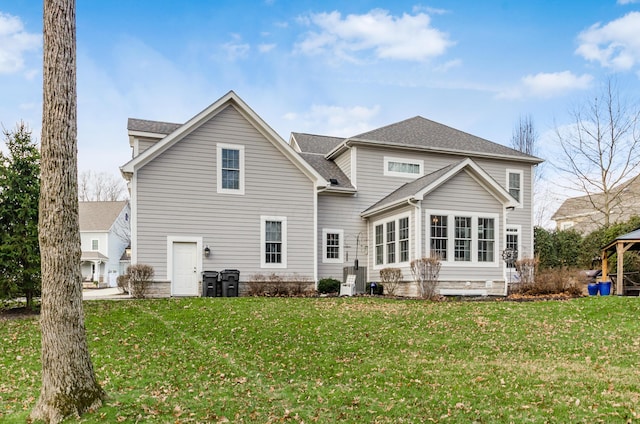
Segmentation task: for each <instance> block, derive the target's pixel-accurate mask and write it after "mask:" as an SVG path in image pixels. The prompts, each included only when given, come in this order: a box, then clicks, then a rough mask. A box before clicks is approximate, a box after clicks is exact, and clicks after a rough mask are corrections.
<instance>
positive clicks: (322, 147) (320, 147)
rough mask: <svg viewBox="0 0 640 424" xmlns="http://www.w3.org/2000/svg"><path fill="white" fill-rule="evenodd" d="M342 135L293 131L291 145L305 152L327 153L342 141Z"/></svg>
mask: <svg viewBox="0 0 640 424" xmlns="http://www.w3.org/2000/svg"><path fill="white" fill-rule="evenodd" d="M343 141H344V138H342V137H329V136H326V135H315V134H304V133H296V132H292V133H291V145H292V146H293V148H294V149H296V147H297V149H296V150H297V151H299V152H304V153H322V154H323V155H326V154H327V153H329V152H330V151H331V150H333V149H335V148H336V146H338V144H340V143H342V142H343Z"/></svg>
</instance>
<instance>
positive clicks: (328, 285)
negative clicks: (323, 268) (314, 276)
mask: <svg viewBox="0 0 640 424" xmlns="http://www.w3.org/2000/svg"><path fill="white" fill-rule="evenodd" d="M340 284H342V282H341V281H339V280H336V279H335V278H323V279H322V280H320V281H318V293H322V294H328V293H338V292H339V291H340Z"/></svg>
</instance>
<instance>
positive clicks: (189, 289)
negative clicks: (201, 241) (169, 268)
mask: <svg viewBox="0 0 640 424" xmlns="http://www.w3.org/2000/svg"><path fill="white" fill-rule="evenodd" d="M172 248H173V275H172V276H171V294H172V295H173V296H198V294H199V290H198V288H199V287H198V271H197V252H198V248H197V244H196V243H191V242H173V247H172Z"/></svg>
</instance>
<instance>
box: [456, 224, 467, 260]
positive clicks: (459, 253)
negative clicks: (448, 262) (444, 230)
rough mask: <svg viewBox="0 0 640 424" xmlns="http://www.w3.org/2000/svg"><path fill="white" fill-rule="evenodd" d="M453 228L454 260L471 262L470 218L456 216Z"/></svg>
mask: <svg viewBox="0 0 640 424" xmlns="http://www.w3.org/2000/svg"><path fill="white" fill-rule="evenodd" d="M454 228H455V239H454V259H455V260H456V261H462V262H469V261H471V218H470V217H467V216H456V217H455V227H454Z"/></svg>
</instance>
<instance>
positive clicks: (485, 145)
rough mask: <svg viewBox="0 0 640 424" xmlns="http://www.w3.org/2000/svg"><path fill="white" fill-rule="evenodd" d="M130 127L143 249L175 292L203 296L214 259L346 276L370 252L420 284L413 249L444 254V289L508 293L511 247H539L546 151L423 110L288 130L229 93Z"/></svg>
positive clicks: (129, 171) (140, 258) (235, 265)
mask: <svg viewBox="0 0 640 424" xmlns="http://www.w3.org/2000/svg"><path fill="white" fill-rule="evenodd" d="M128 130H129V138H130V144H131V146H132V149H133V159H132V160H131V161H129V162H128V163H126V164H125V165H123V166H122V167H121V171H122V173H123V175H124V176H125V178H126V179H127V180H129V184H130V191H131V205H132V222H131V225H132V227H131V229H132V246H131V247H132V257H131V260H132V262H133V263H146V264H149V265H152V266H153V267H154V268H155V271H156V278H157V280H158V283H160V282H161V281H164V282H166V284H167V285H168V289H167V294H169V293H170V294H171V295H174V296H180V295H187V296H188V295H191V296H196V295H199V294H200V292H201V290H200V284H201V273H202V271H204V270H215V271H221V270H223V269H238V270H240V273H241V274H240V281H241V283H243V282H248V281H251V280H252V279H255V278H256V277H255V276H256V275H269V274H272V273H275V274H278V275H281V276H285V277H286V276H287V275H288V276H290V277H291V276H293V275H294V274H295V275H296V276H297V277H296V278H306V279H309V280H311V281H318V279H321V278H326V277H333V278H338V279H342V276H343V269H344V268H345V267H349V266H352V265H353V263H354V260H355V259H356V258H357V259H358V262H359V267H360V268H361V269H362V268H363V269H364V270H365V278H366V281H379V277H380V275H379V272H380V269H382V268H385V267H397V268H400V269H401V270H402V271H403V275H404V280H405V281H406V283H405V284H403V285H402V289H401V294H405V295H416V294H417V289H416V287H415V284H413V283H412V277H411V273H410V268H409V265H410V262H411V260H413V259H416V258H420V257H424V256H430V255H439V256H440V257H441V258H442V270H441V272H440V283H439V290H440V293H443V294H490V295H503V294H505V293H506V279H507V269H506V266H505V263H504V261H503V260H502V256H501V254H502V251H503V250H504V249H505V248H506V247H512V248H515V249H517V250H518V252H519V255H520V257H530V256H532V255H533V226H532V197H533V196H532V193H533V190H532V183H533V176H534V169H535V166H536V165H537V164H538V163H540V162H541V160H540V159H538V158H535V157H533V156H529V155H526V154H523V153H521V152H518V151H516V150H513V149H510V148H508V147H505V146H502V145H499V144H496V143H492V142H490V141H487V140H484V139H481V138H478V137H475V136H473V135H470V134H467V133H464V132H461V131H458V130H455V129H453V128H450V127H447V126H445V125H442V124H438V123H436V122H433V121H429V120H427V119H424V118H421V117H415V118H411V119H408V120H406V121H402V122H398V123H396V124H392V125H389V126H386V127H382V128H379V129H377V130H373V131H370V132H367V133H364V134H360V135H358V136H355V137H350V138H338V137H326V136H319V135H310V134H300V133H292V135H291V139H290V142H289V143H286V142H285V141H284V140H282V139H281V138H280V137H279V136H278V135H277V134H276V133H275V132H274V131H273V130H272V129H271V128H270V127H269V126H268V125H267V124H266V123H265V122H264V121H263V120H262V119H261V118H260V117H259V116H258V115H256V114H255V112H253V111H252V110H251V109H250V108H249V107H248V106H247V105H246V104H245V103H244V102H243V101H242V99H240V98H239V97H238V96H237V95H236V94H235V93H234V92H229V93H228V94H226V95H225V96H223V97H222V98H221V99H219V100H218V101H216V102H215V103H213V104H212V105H211V106H209V107H208V108H206V109H205V110H204V111H202V112H200V113H199V114H198V115H196V116H195V117H193V118H192V119H191V120H189V121H188V122H186V123H185V124H182V125H180V124H170V123H163V122H154V121H144V120H137V119H136V120H134V119H130V120H129V122H128ZM206 248H207V249H206ZM205 251H208V252H209V253H208V254H207V253H205Z"/></svg>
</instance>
